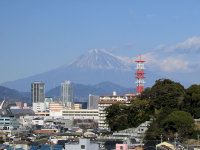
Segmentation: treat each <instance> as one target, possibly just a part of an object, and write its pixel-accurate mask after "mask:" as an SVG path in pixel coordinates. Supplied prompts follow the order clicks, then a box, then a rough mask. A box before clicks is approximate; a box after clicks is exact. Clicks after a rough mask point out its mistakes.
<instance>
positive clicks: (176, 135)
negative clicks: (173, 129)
mask: <svg viewBox="0 0 200 150" xmlns="http://www.w3.org/2000/svg"><path fill="white" fill-rule="evenodd" d="M177 137H178V134H177V133H176V137H175V143H174V148H175V150H176V140H177Z"/></svg>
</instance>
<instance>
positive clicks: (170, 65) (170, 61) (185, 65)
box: [159, 57, 191, 72]
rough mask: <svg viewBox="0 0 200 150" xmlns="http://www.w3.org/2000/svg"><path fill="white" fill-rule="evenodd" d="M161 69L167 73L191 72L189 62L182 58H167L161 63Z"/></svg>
mask: <svg viewBox="0 0 200 150" xmlns="http://www.w3.org/2000/svg"><path fill="white" fill-rule="evenodd" d="M159 66H160V69H161V70H162V71H165V72H174V71H191V69H190V68H189V62H187V61H185V60H183V59H182V58H180V57H167V58H165V59H163V60H161V61H160V64H159Z"/></svg>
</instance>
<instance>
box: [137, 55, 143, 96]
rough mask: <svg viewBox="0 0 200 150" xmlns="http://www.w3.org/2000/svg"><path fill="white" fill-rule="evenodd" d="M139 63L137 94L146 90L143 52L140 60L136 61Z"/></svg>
mask: <svg viewBox="0 0 200 150" xmlns="http://www.w3.org/2000/svg"><path fill="white" fill-rule="evenodd" d="M135 62H136V63H137V72H136V73H135V74H136V77H135V78H136V79H137V81H136V84H137V94H140V93H141V92H142V91H143V90H144V83H145V82H144V78H145V76H144V74H145V73H144V62H145V61H144V60H142V59H141V54H140V60H136V61H135Z"/></svg>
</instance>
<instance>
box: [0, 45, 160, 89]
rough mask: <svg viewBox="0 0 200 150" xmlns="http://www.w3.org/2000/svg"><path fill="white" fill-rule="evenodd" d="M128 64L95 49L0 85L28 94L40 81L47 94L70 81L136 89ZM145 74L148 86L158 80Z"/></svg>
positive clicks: (123, 60)
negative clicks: (67, 62) (60, 63)
mask: <svg viewBox="0 0 200 150" xmlns="http://www.w3.org/2000/svg"><path fill="white" fill-rule="evenodd" d="M127 61H128V60H126V59H124V58H123V59H122V57H119V56H115V55H114V54H112V53H109V52H107V51H104V50H96V49H95V50H90V51H88V52H87V53H86V54H84V55H82V56H80V57H78V58H77V59H75V60H74V61H72V62H71V63H69V64H67V65H65V66H62V67H59V68H57V69H54V70H51V71H48V72H45V73H41V74H38V75H34V76H30V77H27V78H24V79H18V80H16V81H10V82H6V83H3V84H1V85H3V86H6V87H8V88H12V89H17V90H19V91H23V92H27V91H30V86H31V83H33V82H34V81H42V82H43V83H45V88H46V91H48V90H50V89H52V88H55V87H57V86H59V85H60V84H61V83H62V82H64V81H66V80H70V81H71V82H73V83H80V84H89V85H91V84H93V85H94V84H98V83H100V82H104V81H110V82H113V83H115V84H118V85H121V86H125V87H132V88H133V87H135V86H136V85H135V79H134V76H135V74H134V72H136V69H135V68H136V64H134V66H133V62H134V61H133V62H132V63H127ZM130 64H131V65H130ZM147 74H151V78H149V77H148V78H147V79H148V80H147V83H148V84H147V86H151V85H152V84H153V83H154V81H155V80H157V79H158V78H157V75H152V73H148V72H147Z"/></svg>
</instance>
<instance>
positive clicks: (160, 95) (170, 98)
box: [150, 79, 185, 110]
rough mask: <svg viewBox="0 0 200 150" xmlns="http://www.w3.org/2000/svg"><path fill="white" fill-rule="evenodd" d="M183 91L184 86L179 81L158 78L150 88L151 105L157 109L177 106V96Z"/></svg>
mask: <svg viewBox="0 0 200 150" xmlns="http://www.w3.org/2000/svg"><path fill="white" fill-rule="evenodd" d="M184 93H185V90H184V87H183V86H182V85H181V84H180V83H177V82H174V81H171V80H169V79H159V80H157V81H156V83H155V84H154V85H153V87H152V88H151V96H150V101H151V105H152V106H151V107H152V108H154V109H157V110H160V109H162V108H165V107H170V108H178V104H179V102H178V101H179V98H180V97H181V96H183V95H184Z"/></svg>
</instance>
